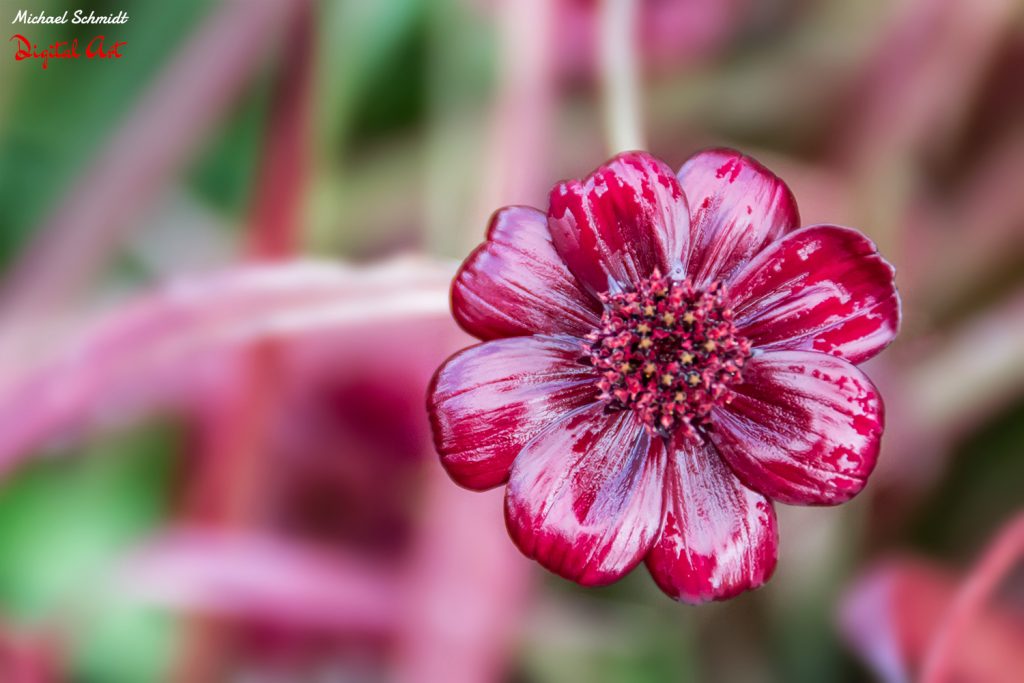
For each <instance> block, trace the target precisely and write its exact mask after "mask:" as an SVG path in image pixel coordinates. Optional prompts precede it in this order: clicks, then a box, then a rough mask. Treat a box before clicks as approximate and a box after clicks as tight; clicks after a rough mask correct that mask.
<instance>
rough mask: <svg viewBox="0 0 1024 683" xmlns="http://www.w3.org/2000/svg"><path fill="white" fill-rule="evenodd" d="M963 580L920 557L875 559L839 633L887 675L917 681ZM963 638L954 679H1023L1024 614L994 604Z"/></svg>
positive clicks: (851, 596)
mask: <svg viewBox="0 0 1024 683" xmlns="http://www.w3.org/2000/svg"><path fill="white" fill-rule="evenodd" d="M958 585H959V583H958V581H957V580H956V578H955V577H954V576H953V575H952V574H951V573H949V572H947V571H944V570H943V569H942V568H940V567H936V566H935V565H933V564H930V563H928V562H925V561H922V560H915V559H897V560H890V561H888V562H886V563H883V564H880V565H877V566H876V567H874V568H872V569H871V570H869V571H868V572H867V573H866V574H865V575H864V576H862V577H861V578H860V579H858V580H857V581H856V582H854V584H853V585H852V586H851V588H850V589H849V590H848V591H847V592H846V595H845V596H844V598H843V600H842V602H841V604H840V608H839V629H840V632H841V633H842V635H843V637H844V638H845V639H846V641H847V643H849V645H850V646H851V647H852V648H853V650H854V651H856V652H857V653H858V654H859V655H860V656H861V657H862V658H863V659H864V661H866V662H867V663H868V664H870V665H871V667H872V668H873V669H874V670H875V672H876V673H877V674H878V676H879V678H881V679H882V680H883V681H887V682H888V683H897V682H901V681H910V680H917V677H916V676H917V673H918V672H919V671H920V669H921V666H922V663H923V661H924V658H925V656H926V655H927V653H928V649H929V646H930V645H931V643H932V641H933V639H934V638H935V636H936V634H937V632H938V630H939V627H940V625H941V624H942V622H943V618H944V617H945V616H946V614H947V613H948V610H949V608H950V606H951V605H952V604H953V600H954V597H955V596H956V594H957V590H958ZM960 636H961V639H960V640H959V642H957V643H956V644H955V652H954V653H953V660H952V663H951V666H950V671H951V672H953V674H954V675H953V676H952V677H951V678H950V679H949V680H950V681H976V682H978V683H1013V682H1015V681H1019V680H1020V678H1019V674H1020V672H1021V671H1024V614H1021V613H1010V612H1009V611H1007V610H1006V609H1001V608H997V607H994V606H993V607H989V608H988V609H987V610H985V611H984V612H983V613H981V614H979V615H977V616H976V617H975V619H974V620H973V621H972V623H971V628H970V629H968V630H965V631H964V632H962V633H961V634H960Z"/></svg>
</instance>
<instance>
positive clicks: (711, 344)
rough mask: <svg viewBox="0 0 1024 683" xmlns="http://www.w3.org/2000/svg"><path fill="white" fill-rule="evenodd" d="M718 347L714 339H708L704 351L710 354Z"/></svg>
mask: <svg viewBox="0 0 1024 683" xmlns="http://www.w3.org/2000/svg"><path fill="white" fill-rule="evenodd" d="M717 347H718V344H716V343H715V341H714V340H713V339H708V340H707V341H706V342H704V350H705V351H707V352H709V353H710V352H711V351H714V350H715V349H716V348H717Z"/></svg>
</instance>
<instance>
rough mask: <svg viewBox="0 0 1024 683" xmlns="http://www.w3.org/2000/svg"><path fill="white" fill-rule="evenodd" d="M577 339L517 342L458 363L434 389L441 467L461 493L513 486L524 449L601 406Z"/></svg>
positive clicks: (431, 404)
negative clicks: (568, 417)
mask: <svg viewBox="0 0 1024 683" xmlns="http://www.w3.org/2000/svg"><path fill="white" fill-rule="evenodd" d="M579 355H580V348H579V342H578V341H576V340H574V339H571V338H557V337H542V336H537V337H512V338H509V339H498V340H495V341H490V342H486V343H484V344H479V345H478V346H473V347H471V348H468V349H466V350H464V351H460V352H459V353H457V354H455V355H454V356H452V357H451V358H450V359H448V361H447V362H446V363H445V364H444V365H442V366H441V368H440V369H439V370H438V371H437V374H436V375H435V376H434V380H433V382H431V385H430V389H429V391H428V394H427V407H428V409H429V411H430V422H431V425H432V427H433V432H434V445H435V446H436V447H437V452H438V453H440V454H441V463H442V464H443V465H444V467H445V469H446V470H447V471H448V474H449V475H451V477H452V479H454V480H455V481H456V482H457V483H458V484H459V485H461V486H465V487H467V488H471V489H487V488H490V487H492V486H497V485H498V484H501V483H503V482H504V481H505V480H506V479H507V478H508V473H509V468H510V467H511V466H512V461H513V460H514V459H515V457H516V456H517V455H518V454H519V451H520V450H521V449H522V447H523V445H524V444H526V442H528V441H529V440H530V439H532V438H533V437H534V436H536V435H537V434H539V433H540V432H541V431H542V430H543V429H544V428H545V427H547V426H548V425H550V424H551V423H553V422H555V421H557V420H559V419H560V418H562V417H563V416H564V415H565V414H566V413H568V412H570V411H572V410H575V409H576V408H579V407H581V406H584V405H587V404H588V403H593V402H595V401H596V400H597V390H596V388H595V385H596V382H597V378H596V377H595V376H594V374H593V371H592V370H591V369H590V368H588V367H587V366H585V365H582V364H580V363H579V362H577V359H578V358H579Z"/></svg>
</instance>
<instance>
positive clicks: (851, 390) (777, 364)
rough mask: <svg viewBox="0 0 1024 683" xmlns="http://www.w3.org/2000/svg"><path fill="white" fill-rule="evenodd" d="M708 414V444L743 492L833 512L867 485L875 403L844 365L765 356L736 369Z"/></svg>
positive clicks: (815, 356)
mask: <svg viewBox="0 0 1024 683" xmlns="http://www.w3.org/2000/svg"><path fill="white" fill-rule="evenodd" d="M733 390H734V391H735V392H736V395H735V397H734V398H733V401H732V402H731V403H730V404H729V405H727V406H725V407H720V408H715V409H714V411H713V412H712V420H713V423H714V431H712V432H711V440H712V441H713V442H714V444H715V446H716V447H717V448H718V451H719V453H721V454H722V457H723V458H724V459H725V461H726V462H728V463H729V465H730V466H731V467H732V468H733V470H735V472H736V474H737V475H739V477H740V479H742V480H743V482H744V483H746V484H747V486H750V487H751V488H753V489H756V490H758V491H760V492H761V493H763V494H765V495H766V496H768V497H769V498H774V499H776V500H779V501H782V502H784V503H796V504H803V505H835V504H836V503H842V502H844V501H846V500H849V499H850V498H852V497H853V496H855V495H856V494H857V493H858V492H860V490H861V489H862V488H864V484H865V483H867V477H868V475H869V474H870V473H871V470H872V469H874V467H875V461H876V460H877V458H878V443H879V439H880V438H881V436H882V423H883V414H882V413H883V410H882V398H881V397H880V396H879V395H878V390H877V389H875V387H874V385H872V384H871V380H869V379H868V378H867V377H866V376H865V375H864V373H862V372H861V371H860V370H858V369H857V368H855V367H854V366H853V365H851V364H850V363H848V362H847V361H845V360H843V359H841V358H836V357H834V356H826V355H825V354H821V353H813V352H808V351H771V352H768V353H764V354H762V355H756V356H754V357H753V358H752V359H751V360H750V361H749V362H748V364H747V366H746V367H745V368H744V369H743V382H742V384H739V385H736V386H734V387H733Z"/></svg>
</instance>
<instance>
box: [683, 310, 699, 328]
mask: <svg viewBox="0 0 1024 683" xmlns="http://www.w3.org/2000/svg"><path fill="white" fill-rule="evenodd" d="M695 320H697V318H695V317H694V315H693V313H690V312H689V311H687V312H686V315H684V316H683V322H684V323H688V324H690V325H692V324H693V322H694V321H695Z"/></svg>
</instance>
